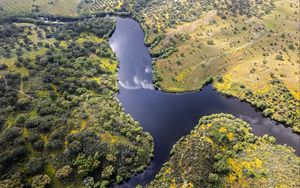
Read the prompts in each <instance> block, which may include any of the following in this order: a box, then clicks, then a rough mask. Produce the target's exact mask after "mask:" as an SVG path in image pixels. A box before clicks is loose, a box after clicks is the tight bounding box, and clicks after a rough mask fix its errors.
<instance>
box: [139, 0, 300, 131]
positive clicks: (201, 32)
mask: <svg viewBox="0 0 300 188" xmlns="http://www.w3.org/2000/svg"><path fill="white" fill-rule="evenodd" d="M155 2H156V1H154V2H152V3H149V4H148V5H147V6H145V8H143V9H142V10H140V11H139V12H138V15H139V19H140V21H141V23H142V26H143V28H144V29H145V32H146V38H145V42H146V43H147V44H148V45H150V46H151V53H152V55H153V56H155V57H158V59H156V60H155V62H154V66H153V67H154V71H155V78H154V81H155V83H156V85H157V86H158V87H160V88H161V89H163V90H166V91H171V92H184V91H193V90H199V89H201V88H202V86H203V85H204V84H205V83H207V82H209V81H211V78H214V80H215V82H214V86H215V88H216V89H217V90H219V91H221V92H222V93H225V94H229V95H232V96H236V97H239V98H241V99H245V100H247V101H248V102H251V103H252V104H254V105H255V106H258V105H256V104H257V103H265V102H266V101H264V100H262V98H264V97H261V96H262V95H265V94H267V93H268V92H271V91H272V90H275V89H276V87H275V86H274V85H273V84H271V83H272V80H274V79H278V80H280V82H282V85H281V87H282V88H287V90H285V92H286V93H288V94H287V95H289V93H290V94H291V95H292V97H291V98H290V100H289V99H286V98H284V97H283V96H279V97H278V98H277V99H276V101H277V102H273V103H272V102H270V103H269V102H266V103H269V104H270V105H267V106H268V108H271V109H272V110H271V111H272V113H270V114H269V115H270V116H271V117H273V118H274V119H276V120H278V121H281V122H284V123H286V122H287V121H289V118H288V117H290V115H289V114H290V111H294V112H295V113H294V115H292V119H293V120H292V121H293V123H291V121H289V123H288V124H289V125H291V126H294V130H295V131H297V132H299V131H300V125H299V123H298V122H299V120H300V113H299V110H298V111H297V110H296V109H298V108H299V100H300V59H299V10H298V9H299V3H298V1H296V0H289V1H288V2H287V1H283V0H276V1H262V2H255V1H238V2H239V3H237V2H236V4H235V5H237V6H236V7H235V8H234V9H233V8H230V7H232V6H230V5H231V4H230V3H231V2H232V1H227V3H224V2H223V1H213V2H214V3H211V4H209V3H207V1H199V2H198V1H197V3H195V4H193V5H191V2H192V1H164V3H163V5H162V6H159V5H158V3H157V4H156V3H155ZM171 7H173V8H171ZM185 7H189V8H188V9H185ZM233 7H234V6H233ZM174 9H176V10H174ZM195 10H199V11H198V13H200V14H198V13H197V14H196V13H194V12H195ZM152 15H154V16H152ZM190 15H193V16H190ZM187 18H190V19H187ZM217 80H218V82H217ZM234 85H239V86H241V87H242V88H243V89H244V94H242V93H241V92H240V91H237V89H234V87H233V86H234ZM247 91H250V92H251V94H252V96H253V97H252V98H256V99H255V100H256V101H255V102H253V100H250V98H251V97H250V98H247V99H246V98H245V97H243V95H245V93H246V92H247ZM254 96H255V97H254ZM267 100H268V101H270V100H271V101H272V99H270V97H269V99H267ZM273 101H274V100H273ZM292 101H294V102H292ZM275 103H277V104H275ZM286 103H287V104H286ZM286 105H288V106H290V107H291V108H290V110H288V111H284V112H282V111H281V112H280V113H279V111H278V109H282V106H286ZM291 105H292V106H291ZM258 107H259V106H258ZM259 108H260V107H259ZM263 110H264V109H263Z"/></svg>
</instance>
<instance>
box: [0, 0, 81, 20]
mask: <svg viewBox="0 0 300 188" xmlns="http://www.w3.org/2000/svg"><path fill="white" fill-rule="evenodd" d="M79 3H80V0H0V12H1V11H2V12H8V13H31V12H32V13H34V12H42V13H48V14H55V15H60V16H76V15H78V13H77V5H78V4H79Z"/></svg>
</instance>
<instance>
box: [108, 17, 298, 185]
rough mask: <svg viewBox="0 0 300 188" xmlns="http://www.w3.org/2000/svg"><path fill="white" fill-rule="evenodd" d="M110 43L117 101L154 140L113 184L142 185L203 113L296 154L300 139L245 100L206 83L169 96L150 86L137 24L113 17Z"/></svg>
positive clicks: (148, 64)
mask: <svg viewBox="0 0 300 188" xmlns="http://www.w3.org/2000/svg"><path fill="white" fill-rule="evenodd" d="M110 45H111V47H112V49H113V51H114V52H115V53H116V55H117V57H118V59H119V61H120V70H119V85H120V93H119V95H118V99H119V100H120V102H121V103H122V105H123V107H124V108H125V111H126V112H127V113H129V114H131V115H132V116H133V118H134V119H135V120H137V121H138V122H139V123H140V124H141V126H142V127H143V128H144V130H145V131H147V132H149V133H150V134H151V135H152V136H153V138H154V142H155V150H154V160H153V161H152V162H151V165H150V166H149V167H148V168H147V169H146V170H145V171H144V172H143V173H141V174H138V175H136V176H134V177H132V178H131V179H130V180H129V181H128V182H126V183H124V184H122V185H118V186H115V187H125V188H127V187H135V186H136V185H137V184H141V185H146V184H147V183H149V182H150V181H151V180H152V179H153V178H154V177H155V175H156V173H157V172H158V171H159V170H160V168H161V166H162V164H163V163H165V162H166V161H167V160H168V157H169V153H170V150H171V149H172V146H173V145H174V144H175V143H176V142H177V141H178V140H179V139H180V138H181V137H182V136H184V135H187V134H189V132H190V131H191V130H192V129H193V128H194V127H195V125H197V123H198V121H199V119H200V118H201V117H202V116H204V115H210V114H214V113H221V112H223V113H230V114H233V115H235V116H236V117H238V118H241V119H243V120H245V121H247V122H248V123H249V124H250V125H251V127H252V129H253V133H254V134H255V135H259V136H261V135H264V134H269V135H271V136H274V137H275V138H276V139H277V143H278V144H287V145H289V146H291V147H293V148H294V149H295V150H296V153H297V155H300V137H299V135H297V134H295V133H293V132H292V130H291V129H290V128H286V127H284V126H283V125H282V124H278V123H276V122H275V121H272V120H270V119H269V118H265V117H263V116H262V114H261V112H259V111H257V110H256V109H255V108H253V107H252V106H251V105H250V104H248V103H244V102H240V101H239V100H238V99H235V98H226V97H225V96H222V95H221V94H219V93H217V92H216V91H214V90H213V88H212V86H211V85H209V86H206V87H204V88H203V90H202V91H201V92H190V93H184V94H171V93H166V92H163V91H157V90H154V89H153V85H152V70H151V68H152V65H151V64H152V58H151V57H150V54H149V50H148V48H147V47H145V46H144V33H143V31H142V29H141V28H140V25H139V24H138V23H137V22H136V21H134V20H132V19H129V18H117V28H116V31H115V32H114V34H113V36H112V37H111V38H110Z"/></svg>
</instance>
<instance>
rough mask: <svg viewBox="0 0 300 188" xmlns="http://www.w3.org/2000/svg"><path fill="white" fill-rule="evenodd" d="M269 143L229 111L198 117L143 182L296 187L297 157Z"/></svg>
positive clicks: (286, 148) (157, 184)
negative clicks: (149, 179) (152, 177)
mask: <svg viewBox="0 0 300 188" xmlns="http://www.w3.org/2000/svg"><path fill="white" fill-rule="evenodd" d="M274 142H275V139H274V138H272V137H269V136H263V137H257V136H254V135H253V134H252V133H251V128H250V126H249V125H248V124H247V123H246V122H244V121H242V120H240V119H236V118H235V117H233V116H232V115H227V114H215V115H211V116H206V117H202V118H201V119H200V121H199V124H198V126H197V127H196V128H195V129H194V130H193V131H192V132H191V133H190V134H189V135H187V136H186V137H184V138H182V139H181V140H180V141H178V142H177V144H175V145H174V147H173V149H172V151H171V158H170V160H169V161H168V162H167V163H165V164H164V166H163V168H162V169H161V171H160V172H159V174H158V175H157V176H156V178H155V180H154V181H153V182H151V183H150V185H149V186H148V187H153V188H156V187H199V188H200V187H299V186H300V184H299V181H298V180H299V179H298V178H299V172H300V166H299V165H300V158H299V157H297V156H296V155H295V154H294V153H293V149H291V148H288V147H285V146H279V145H276V144H275V143H274Z"/></svg>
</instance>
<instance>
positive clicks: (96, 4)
mask: <svg viewBox="0 0 300 188" xmlns="http://www.w3.org/2000/svg"><path fill="white" fill-rule="evenodd" d="M122 6H123V1H122V0H91V1H82V2H81V3H80V4H79V5H78V7H79V9H80V12H81V13H94V12H114V11H118V10H119V9H121V8H122Z"/></svg>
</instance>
